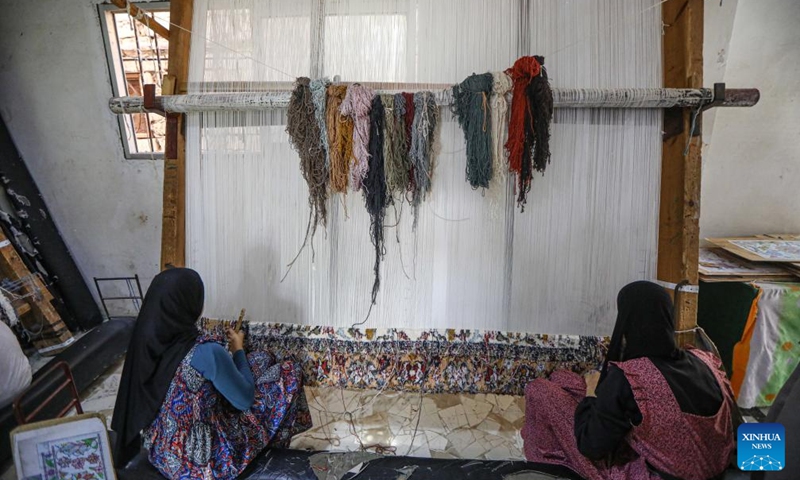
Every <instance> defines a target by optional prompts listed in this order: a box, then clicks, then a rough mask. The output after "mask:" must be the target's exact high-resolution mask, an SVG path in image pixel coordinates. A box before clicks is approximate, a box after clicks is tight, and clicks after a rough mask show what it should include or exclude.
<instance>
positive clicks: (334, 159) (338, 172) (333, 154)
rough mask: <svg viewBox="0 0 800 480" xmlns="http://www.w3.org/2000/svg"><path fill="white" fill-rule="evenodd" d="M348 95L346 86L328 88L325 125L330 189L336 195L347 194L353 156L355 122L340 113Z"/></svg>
mask: <svg viewBox="0 0 800 480" xmlns="http://www.w3.org/2000/svg"><path fill="white" fill-rule="evenodd" d="M346 94H347V86H346V85H331V86H330V87H328V102H327V107H326V118H325V123H326V125H327V127H328V132H327V133H328V148H329V149H330V188H331V192H334V193H335V192H342V193H346V192H347V178H348V176H349V174H350V159H351V158H352V156H353V121H352V120H351V119H349V118H347V117H345V116H343V115H342V114H340V113H339V107H341V105H342V102H343V101H344V97H345V95H346Z"/></svg>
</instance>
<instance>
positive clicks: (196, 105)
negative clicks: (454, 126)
mask: <svg viewBox="0 0 800 480" xmlns="http://www.w3.org/2000/svg"><path fill="white" fill-rule="evenodd" d="M282 83H283V82H271V84H270V87H271V88H272V89H271V90H269V91H256V92H253V91H251V92H239V93H196V94H188V95H166V96H155V97H154V98H153V99H152V105H147V106H146V105H145V97H114V98H112V99H111V100H109V103H108V106H109V108H110V109H111V112H113V113H115V114H118V115H121V114H126V113H144V112H146V111H149V110H157V111H163V112H168V113H200V112H222V111H239V112H246V111H263V110H269V109H273V108H286V107H288V106H289V101H290V99H291V95H292V93H291V89H292V87H293V84H292V83H289V82H286V85H285V87H284V86H283V84H282ZM334 85H338V84H334ZM344 85H347V84H344ZM361 85H364V86H368V87H371V86H372V85H374V84H371V83H369V82H363V83H361ZM377 85H378V86H384V87H389V88H383V89H380V88H378V89H375V90H376V92H375V93H377V94H390V93H398V92H400V91H403V90H405V91H409V90H412V91H413V90H419V89H420V88H421V87H424V86H426V85H415V84H396V85H392V84H377ZM284 88H285V89H284ZM253 89H256V88H255V87H254V88H253ZM431 92H432V93H433V94H434V96H435V98H436V103H437V105H439V106H449V105H452V104H453V103H454V100H453V90H452V88H451V87H447V88H442V89H436V90H431ZM759 97H760V93H759V91H758V90H757V89H755V88H743V89H727V90H725V99H724V100H722V101H719V99H718V98H717V97H715V94H714V89H711V88H700V89H683V88H553V107H554V108H672V107H690V108H691V107H702V106H704V105H709V104H711V105H715V106H719V107H752V106H753V105H755V104H756V103H758V100H759Z"/></svg>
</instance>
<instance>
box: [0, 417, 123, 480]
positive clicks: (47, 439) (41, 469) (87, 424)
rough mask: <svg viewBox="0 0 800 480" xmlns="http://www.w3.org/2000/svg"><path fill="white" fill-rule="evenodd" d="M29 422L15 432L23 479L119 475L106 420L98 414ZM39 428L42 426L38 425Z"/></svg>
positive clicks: (94, 479)
mask: <svg viewBox="0 0 800 480" xmlns="http://www.w3.org/2000/svg"><path fill="white" fill-rule="evenodd" d="M40 425H41V426H38V425H37V424H31V425H26V426H25V427H22V430H21V431H20V429H17V430H15V431H14V433H13V434H12V437H13V443H14V462H15V466H16V469H17V477H18V478H20V479H22V480H113V479H114V478H116V476H115V473H114V468H113V464H112V462H111V452H110V448H109V445H108V436H107V434H106V427H105V423H104V422H103V421H102V418H100V417H98V416H96V415H92V414H90V415H86V416H78V417H70V418H67V419H60V420H56V421H48V422H40ZM37 427H39V428H37Z"/></svg>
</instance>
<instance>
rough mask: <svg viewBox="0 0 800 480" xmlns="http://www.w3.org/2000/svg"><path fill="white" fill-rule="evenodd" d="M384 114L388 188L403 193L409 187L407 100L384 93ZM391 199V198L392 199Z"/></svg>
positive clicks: (384, 153) (384, 147)
mask: <svg viewBox="0 0 800 480" xmlns="http://www.w3.org/2000/svg"><path fill="white" fill-rule="evenodd" d="M381 102H383V107H384V110H385V111H386V114H385V116H384V132H385V135H384V139H383V155H384V165H385V166H386V188H387V189H388V191H389V192H390V193H391V194H395V193H399V194H402V193H404V192H405V191H406V189H407V188H408V170H409V161H408V148H407V146H406V122H405V118H404V116H405V113H406V107H405V105H406V100H405V98H404V97H403V96H402V95H399V94H398V95H382V96H381ZM390 200H391V199H390Z"/></svg>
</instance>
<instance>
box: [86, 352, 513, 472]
mask: <svg viewBox="0 0 800 480" xmlns="http://www.w3.org/2000/svg"><path fill="white" fill-rule="evenodd" d="M121 373H122V364H121V363H120V364H119V365H117V366H115V367H114V368H112V369H111V370H110V371H109V372H108V373H107V374H106V375H104V376H103V377H101V379H99V380H98V382H96V385H95V386H93V387H92V388H90V389H89V391H88V392H87V394H86V395H85V396H84V399H83V400H82V404H83V409H84V411H86V412H99V413H102V414H103V415H105V416H106V420H107V422H108V424H110V423H111V417H112V415H113V409H114V402H115V400H116V393H117V389H118V388H119V379H120V375H121ZM306 395H307V396H308V403H309V408H310V409H311V415H312V419H313V422H314V428H312V429H311V430H309V431H308V432H305V433H303V434H302V435H298V436H297V437H295V439H294V440H293V441H292V447H293V448H299V449H314V450H334V451H354V450H360V449H361V448H362V445H363V447H367V448H368V449H370V450H373V451H374V450H376V449H379V450H383V451H385V452H394V453H396V454H397V455H411V456H419V457H437V458H472V459H490V460H506V459H518V460H521V459H523V456H522V438H521V437H520V436H519V431H520V429H521V428H522V422H523V420H524V418H525V413H524V405H525V403H524V399H523V398H522V397H512V396H508V395H487V394H478V395H455V394H424V395H420V394H417V393H405V392H394V391H385V392H376V391H367V390H344V389H335V388H330V387H325V388H315V387H306Z"/></svg>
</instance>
